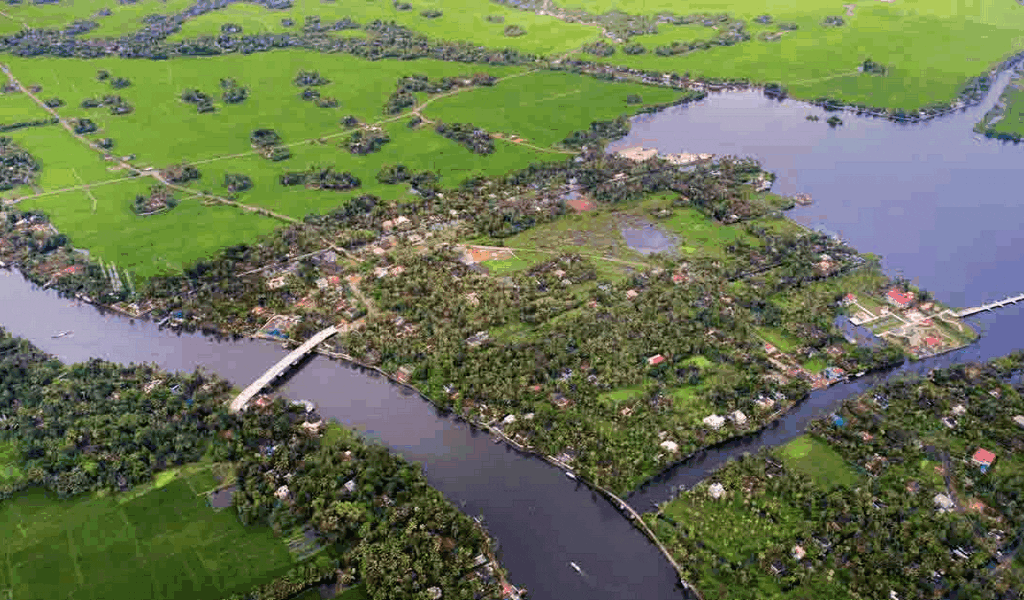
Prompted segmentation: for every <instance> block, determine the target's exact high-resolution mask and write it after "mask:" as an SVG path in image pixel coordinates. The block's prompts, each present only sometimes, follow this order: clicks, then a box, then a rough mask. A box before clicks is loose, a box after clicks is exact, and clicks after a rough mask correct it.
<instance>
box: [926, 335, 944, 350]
mask: <svg viewBox="0 0 1024 600" xmlns="http://www.w3.org/2000/svg"><path fill="white" fill-rule="evenodd" d="M924 345H925V346H928V347H929V348H938V347H939V346H941V345H942V340H940V339H939V338H937V337H934V336H928V337H926V338H924Z"/></svg>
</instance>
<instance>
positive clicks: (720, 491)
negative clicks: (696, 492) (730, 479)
mask: <svg viewBox="0 0 1024 600" xmlns="http://www.w3.org/2000/svg"><path fill="white" fill-rule="evenodd" d="M724 495H725V486H723V485H722V484H720V483H712V484H711V485H709V486H708V496H711V499H712V500H718V499H719V498H721V497H722V496H724Z"/></svg>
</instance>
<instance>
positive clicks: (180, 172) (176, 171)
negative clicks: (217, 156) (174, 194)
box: [160, 163, 202, 183]
mask: <svg viewBox="0 0 1024 600" xmlns="http://www.w3.org/2000/svg"><path fill="white" fill-rule="evenodd" d="M160 176H161V177H163V178H164V179H166V180H167V181H170V182H171V183H188V182H190V181H192V180H194V179H199V178H200V177H202V175H201V174H200V173H199V169H197V168H195V167H193V166H192V165H189V164H185V163H181V164H178V165H171V166H169V167H167V168H165V169H163V170H162V171H160Z"/></svg>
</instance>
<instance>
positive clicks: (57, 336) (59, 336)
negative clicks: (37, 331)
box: [51, 331, 71, 339]
mask: <svg viewBox="0 0 1024 600" xmlns="http://www.w3.org/2000/svg"><path fill="white" fill-rule="evenodd" d="M66 335H71V332H70V331H62V332H60V333H58V334H56V335H54V336H51V337H53V338H54V339H57V338H62V337H64V336H66Z"/></svg>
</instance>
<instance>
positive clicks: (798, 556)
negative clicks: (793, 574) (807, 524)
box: [792, 546, 807, 560]
mask: <svg viewBox="0 0 1024 600" xmlns="http://www.w3.org/2000/svg"><path fill="white" fill-rule="evenodd" d="M792 554H793V560H803V558H804V556H806V555H807V552H806V551H805V550H804V548H803V546H793V553H792Z"/></svg>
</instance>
